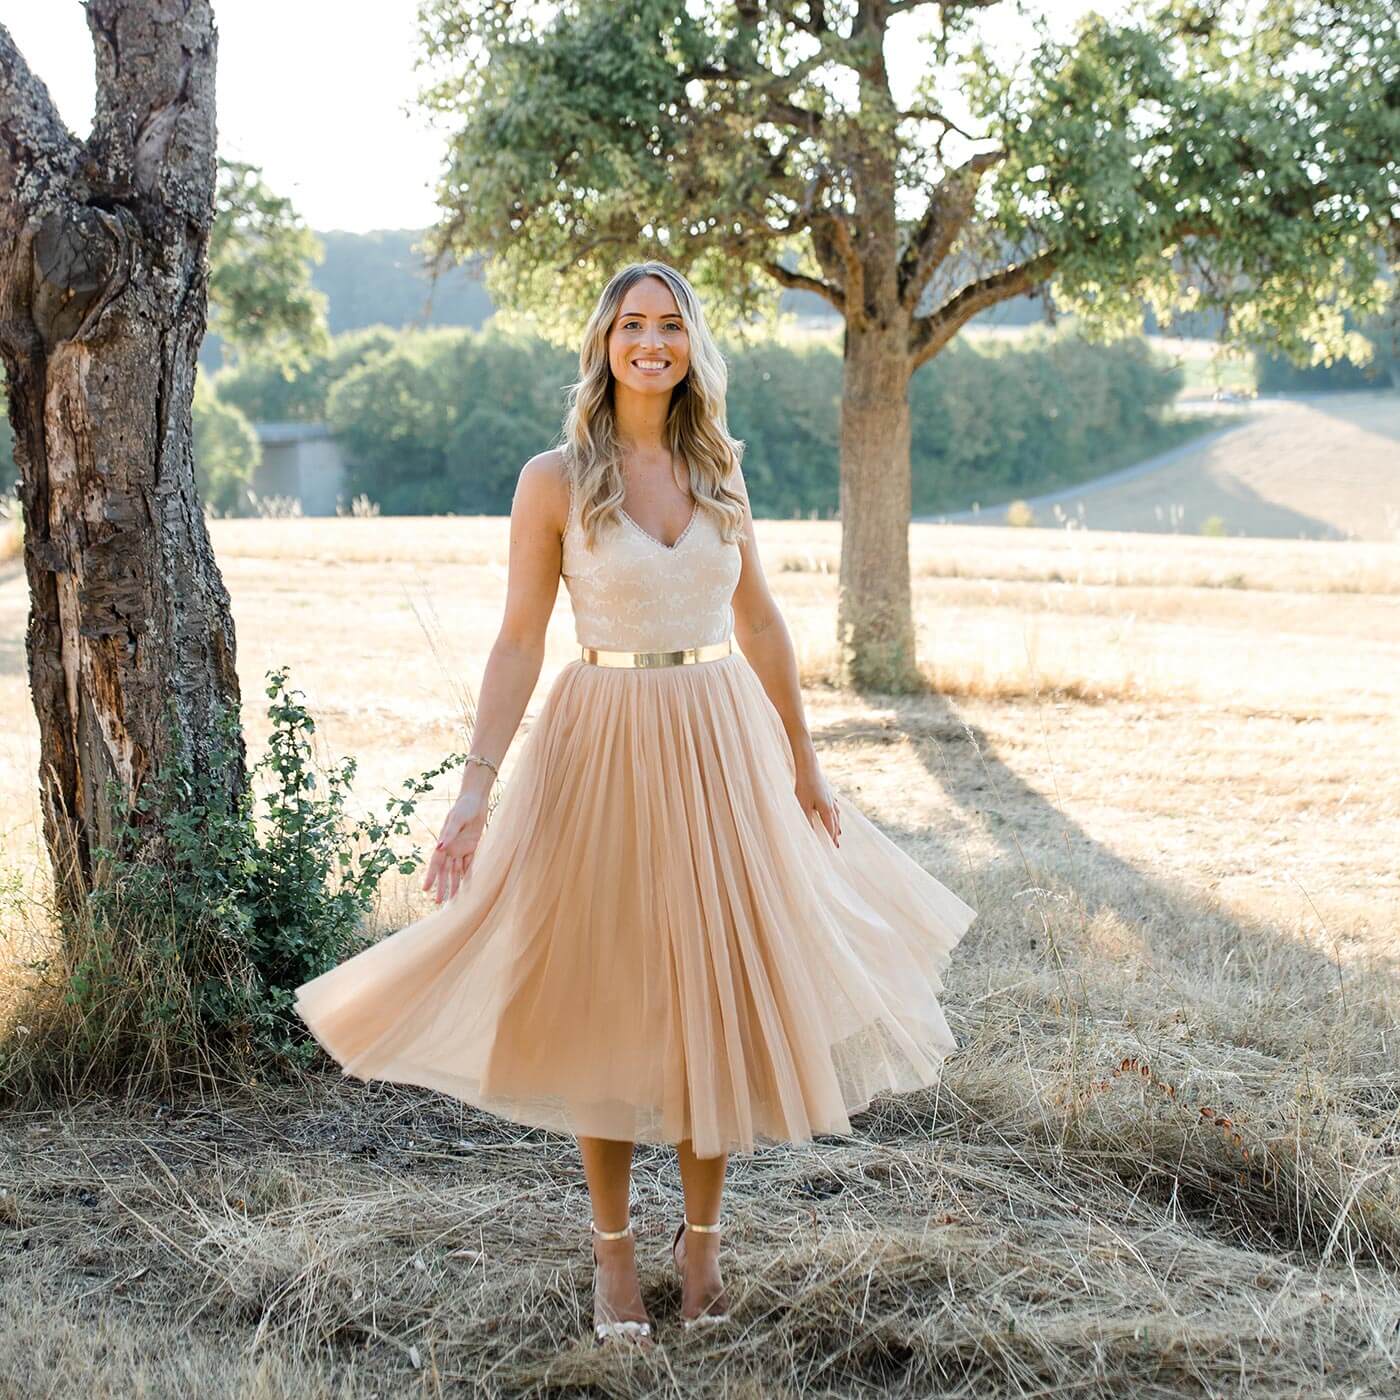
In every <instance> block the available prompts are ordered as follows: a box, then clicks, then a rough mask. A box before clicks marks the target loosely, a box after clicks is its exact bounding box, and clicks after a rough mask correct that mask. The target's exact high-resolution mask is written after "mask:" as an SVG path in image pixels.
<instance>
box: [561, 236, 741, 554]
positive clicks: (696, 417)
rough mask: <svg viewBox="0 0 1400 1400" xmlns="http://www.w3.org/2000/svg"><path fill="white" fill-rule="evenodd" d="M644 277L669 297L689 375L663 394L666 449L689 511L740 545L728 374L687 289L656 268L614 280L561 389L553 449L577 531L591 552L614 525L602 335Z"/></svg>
mask: <svg viewBox="0 0 1400 1400" xmlns="http://www.w3.org/2000/svg"><path fill="white" fill-rule="evenodd" d="M644 277H659V278H660V279H661V281H663V282H664V283H665V284H666V285H667V286H668V287H669V288H670V289H671V293H672V295H673V296H674V297H675V298H676V305H677V307H679V308H680V312H681V315H682V316H683V317H684V318H685V324H686V330H687V331H688V332H689V340H690V368H689V371H688V372H687V374H686V376H685V378H684V379H683V380H681V382H680V383H679V384H677V385H676V387H675V388H674V389H672V390H671V406H670V411H669V412H668V413H667V415H666V428H665V437H666V444H667V446H668V447H669V448H670V450H671V452H672V454H673V455H674V457H675V458H676V459H677V460H679V461H682V462H684V463H685V466H686V470H687V472H688V473H689V476H690V490H691V494H692V495H693V496H694V497H695V502H696V510H697V512H699V511H708V512H709V513H710V514H711V515H712V516H713V517H714V518H715V520H716V523H717V524H718V525H719V528H720V533H721V535H722V536H723V538H724V539H725V540H726V541H738V542H740V543H742V539H743V536H742V534H741V530H742V527H743V519H744V511H743V500H744V498H743V496H742V495H741V494H739V493H738V492H737V491H735V490H734V489H733V488H732V487H731V486H730V485H729V482H730V480H731V478H732V475H733V472H734V469H735V467H736V466H737V465H738V463H739V460H740V458H741V457H742V455H743V451H744V444H743V442H741V441H740V440H739V439H738V438H733V437H731V436H730V435H729V428H728V426H727V424H726V421H725V407H724V395H725V390H726V389H727V387H728V384H729V371H728V368H727V366H726V365H725V363H724V357H723V356H722V355H721V354H720V351H719V346H718V345H716V343H715V339H714V336H713V335H712V334H711V332H710V328H709V326H708V325H707V324H706V322H705V312H704V309H703V308H702V307H701V305H700V299H699V298H698V297H697V296H696V295H695V289H694V288H693V287H692V286H691V285H690V283H689V282H688V281H687V280H686V279H685V277H683V276H682V275H681V274H680V273H679V272H677V271H676V269H675V268H673V267H671V266H669V265H668V264H666V263H663V262H654V261H653V262H639V263H630V264H629V265H628V266H626V267H624V268H623V269H622V270H621V271H619V272H617V273H614V274H613V276H612V278H611V279H610V280H609V282H608V284H607V286H606V287H604V288H603V291H602V294H601V295H600V296H599V298H598V304H597V306H595V307H594V308H593V313H592V315H590V316H589V318H588V324H587V325H586V326H585V327H584V332H583V344H582V346H581V347H580V349H579V355H578V363H579V377H578V380H577V382H575V383H573V384H571V385H569V387H568V412H567V414H566V415H565V418H564V428H563V432H562V433H561V435H560V440H559V444H558V445H559V449H560V452H561V453H562V455H563V458H564V462H565V466H566V469H567V470H568V472H569V475H570V477H571V479H572V481H573V489H574V494H575V495H576V497H577V498H578V501H579V524H580V526H581V527H582V529H583V532H584V539H585V541H586V542H587V544H588V547H589V548H590V549H591V548H592V547H593V545H594V543H595V541H596V540H597V536H598V530H599V527H600V525H601V523H602V522H604V521H608V520H611V521H613V522H614V523H615V524H617V525H620V524H621V520H622V517H621V515H620V513H619V510H620V507H621V505H622V501H623V497H624V496H625V494H626V493H625V491H624V489H623V479H622V450H621V447H620V445H619V443H618V439H617V419H616V416H615V413H614V408H613V372H612V366H611V365H610V364H609V362H608V333H609V331H611V329H612V324H613V321H614V320H615V319H616V317H617V314H618V311H619V309H620V308H621V306H622V301H623V298H624V297H625V296H626V295H627V293H628V292H629V291H630V290H631V289H632V287H634V286H635V285H636V284H637V283H638V282H640V281H641V280H642V278H644Z"/></svg>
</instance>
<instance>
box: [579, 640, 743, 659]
mask: <svg viewBox="0 0 1400 1400" xmlns="http://www.w3.org/2000/svg"><path fill="white" fill-rule="evenodd" d="M733 650H734V638H733V636H728V637H726V638H725V639H724V640H723V641H722V642H707V643H706V644H705V645H704V646H698V647H683V648H682V649H681V650H680V651H609V650H607V649H606V648H604V647H584V648H583V660H585V661H591V662H592V663H593V665H595V666H685V665H688V664H690V663H691V662H693V661H715V660H718V658H719V657H721V656H728V655H729V653H730V652H731V651H733Z"/></svg>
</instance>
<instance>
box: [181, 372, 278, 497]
mask: <svg viewBox="0 0 1400 1400" xmlns="http://www.w3.org/2000/svg"><path fill="white" fill-rule="evenodd" d="M261 460H262V445H261V444H260V443H259V442H258V435H257V433H255V432H254V431H253V425H252V424H251V423H250V422H249V421H248V419H247V418H246V417H245V416H244V415H243V414H242V413H241V412H239V410H238V409H237V408H235V407H234V406H233V405H232V404H227V403H224V402H223V401H222V400H221V399H220V398H219V395H218V394H217V393H216V392H215V390H214V388H213V387H212V386H211V385H210V383H209V380H208V378H207V376H206V375H205V374H204V372H203V371H202V370H201V371H200V372H199V373H198V374H197V375H196V376H195V381H194V479H195V485H196V487H197V488H198V490H199V499H200V501H201V502H202V503H203V504H204V505H205V507H207V508H208V509H209V511H210V512H211V513H213V514H215V515H246V514H248V491H249V489H250V487H251V486H252V483H253V473H254V472H255V471H256V470H257V467H258V463H259V462H260V461H261Z"/></svg>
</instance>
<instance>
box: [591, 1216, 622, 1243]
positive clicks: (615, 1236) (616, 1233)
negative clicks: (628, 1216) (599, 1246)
mask: <svg viewBox="0 0 1400 1400" xmlns="http://www.w3.org/2000/svg"><path fill="white" fill-rule="evenodd" d="M588 1224H589V1228H590V1229H591V1230H592V1231H593V1233H594V1234H595V1235H597V1236H598V1238H599V1239H600V1240H620V1239H622V1238H623V1236H625V1235H630V1234H631V1233H632V1222H631V1221H630V1220H629V1221H628V1222H627V1224H626V1225H624V1226H623V1227H622V1229H620V1230H600V1229H599V1228H598V1227H597V1225H595V1224H594V1223H593V1221H591V1220H590V1221H589V1222H588Z"/></svg>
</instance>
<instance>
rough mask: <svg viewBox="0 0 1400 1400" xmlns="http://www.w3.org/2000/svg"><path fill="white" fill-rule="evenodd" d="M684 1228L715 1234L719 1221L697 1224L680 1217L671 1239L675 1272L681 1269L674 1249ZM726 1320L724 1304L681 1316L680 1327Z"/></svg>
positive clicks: (727, 1319) (688, 1328)
mask: <svg viewBox="0 0 1400 1400" xmlns="http://www.w3.org/2000/svg"><path fill="white" fill-rule="evenodd" d="M686 1230H697V1231H700V1232H702V1233H704V1234H707V1235H709V1234H717V1233H718V1232H719V1222H718V1221H716V1222H715V1223H714V1224H713V1225H697V1224H695V1223H694V1221H691V1220H686V1219H684V1218H682V1220H681V1223H680V1224H679V1225H677V1226H676V1237H675V1239H673V1240H672V1241H671V1262H672V1263H673V1264H674V1265H675V1266H676V1272H677V1273H680V1271H681V1264H680V1260H679V1259H677V1258H676V1250H677V1249H678V1248H679V1246H680V1242H681V1236H682V1235H683V1234H684V1233H685V1232H686ZM720 1296H721V1298H722V1297H723V1296H724V1295H723V1293H721V1295H720ZM728 1321H729V1309H728V1307H727V1306H726V1307H725V1309H724V1311H723V1312H703V1313H701V1314H700V1316H699V1317H683V1318H681V1327H682V1328H683V1329H684V1330H685V1331H687V1332H689V1331H690V1329H691V1328H692V1327H697V1326H700V1325H702V1324H703V1325H705V1326H709V1325H710V1324H712V1323H716V1322H728Z"/></svg>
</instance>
